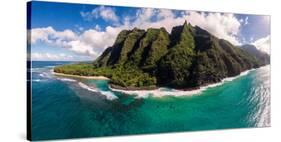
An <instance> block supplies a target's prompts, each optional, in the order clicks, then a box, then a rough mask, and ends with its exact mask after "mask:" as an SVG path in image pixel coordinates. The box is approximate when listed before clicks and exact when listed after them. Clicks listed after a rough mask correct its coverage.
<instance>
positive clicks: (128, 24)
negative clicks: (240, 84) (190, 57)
mask: <svg viewBox="0 0 281 142" xmlns="http://www.w3.org/2000/svg"><path fill="white" fill-rule="evenodd" d="M103 11H106V12H103ZM102 13H103V14H102ZM81 16H82V17H84V18H87V17H88V16H90V17H88V18H96V17H99V16H101V17H103V18H104V19H107V20H114V21H118V17H117V16H116V15H115V13H114V11H113V9H111V8H109V7H99V8H96V9H94V10H93V11H92V12H90V13H83V12H81ZM185 20H187V21H188V22H190V23H191V24H192V25H198V26H200V27H201V28H203V29H205V30H207V31H209V32H210V33H212V34H214V35H215V36H217V37H218V38H223V39H226V40H228V41H230V42H231V43H233V44H235V45H241V43H240V42H239V40H238V38H237V36H238V34H239V30H240V26H241V24H240V20H238V19H237V18H236V17H235V16H234V15H233V14H221V13H205V12H200V13H199V12H189V11H184V12H182V13H181V15H180V16H179V15H175V14H174V13H173V11H171V10H166V9H161V10H158V9H151V8H142V9H140V10H138V11H137V13H136V15H135V16H124V18H123V19H122V20H120V21H122V24H118V25H115V26H107V27H106V28H105V29H103V30H102V29H101V27H100V26H99V25H95V27H94V28H92V29H88V30H86V29H84V30H83V31H81V33H75V32H72V31H71V30H68V29H67V30H64V31H56V30H54V29H53V28H52V27H45V28H35V29H32V30H31V43H33V44H34V43H36V42H37V41H41V42H45V43H48V44H51V45H54V46H57V47H63V48H67V49H69V50H71V51H74V52H76V53H79V54H83V55H90V56H91V57H93V59H94V58H96V57H98V56H99V55H100V54H101V53H102V52H103V51H104V50H105V49H106V48H107V47H109V46H112V45H113V43H114V41H115V39H116V37H117V35H118V33H119V32H120V31H121V30H123V29H132V28H134V27H138V28H142V29H147V28H150V27H153V28H160V27H165V28H166V29H167V31H168V32H171V29H172V27H174V26H177V25H182V24H183V23H184V21H185Z"/></svg>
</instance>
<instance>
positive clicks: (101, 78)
mask: <svg viewBox="0 0 281 142" xmlns="http://www.w3.org/2000/svg"><path fill="white" fill-rule="evenodd" d="M52 73H53V74H54V75H57V76H65V77H75V78H83V79H96V80H110V79H109V78H107V77H105V76H81V75H72V74H64V73H57V72H54V71H52Z"/></svg>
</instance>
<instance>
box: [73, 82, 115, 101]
mask: <svg viewBox="0 0 281 142" xmlns="http://www.w3.org/2000/svg"><path fill="white" fill-rule="evenodd" d="M78 84H79V86H80V87H82V88H84V89H87V90H88V91H91V92H95V93H99V94H102V95H104V96H105V97H106V99H108V100H115V99H118V97H117V96H115V95H114V94H113V93H112V92H110V91H99V90H97V89H95V88H92V87H90V86H88V85H86V84H84V83H82V82H79V83H78Z"/></svg>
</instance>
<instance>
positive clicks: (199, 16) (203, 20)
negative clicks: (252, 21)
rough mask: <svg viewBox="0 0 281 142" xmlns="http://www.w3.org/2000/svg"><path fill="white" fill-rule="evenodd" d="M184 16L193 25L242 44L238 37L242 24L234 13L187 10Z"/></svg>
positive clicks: (236, 43) (234, 42)
mask: <svg viewBox="0 0 281 142" xmlns="http://www.w3.org/2000/svg"><path fill="white" fill-rule="evenodd" d="M184 17H185V18H186V19H187V21H188V22H190V23H191V24H192V25H197V26H199V27H201V28H203V29H205V30H207V31H209V32H210V33H212V34H213V35H215V36H217V37H218V38H222V39H225V40H228V41H230V42H231V43H232V44H234V45H241V43H240V42H239V39H238V38H237V36H238V34H239V31H240V26H241V24H240V22H239V20H238V19H237V18H236V17H235V16H234V15H233V14H223V13H208V14H207V13H204V12H201V13H198V12H186V14H185V15H184Z"/></svg>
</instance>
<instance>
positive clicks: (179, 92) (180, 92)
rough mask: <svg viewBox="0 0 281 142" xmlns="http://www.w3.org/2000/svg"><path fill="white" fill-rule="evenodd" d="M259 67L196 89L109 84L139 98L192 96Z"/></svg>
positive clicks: (113, 89) (116, 89)
mask: <svg viewBox="0 0 281 142" xmlns="http://www.w3.org/2000/svg"><path fill="white" fill-rule="evenodd" d="M266 66H267V65H265V66H261V67H259V68H262V67H266ZM259 68H252V69H249V70H245V71H243V72H241V73H240V74H239V75H237V76H233V77H227V78H224V79H222V80H221V81H220V82H217V83H211V84H207V85H204V86H198V87H194V89H193V88H189V89H186V90H185V89H173V88H167V87H158V88H156V89H150V90H122V89H118V88H114V87H112V86H111V85H110V84H109V89H110V90H112V91H115V92H119V93H124V94H128V95H136V96H137V98H147V97H149V96H154V97H163V96H192V95H198V94H199V93H201V92H203V91H205V90H207V89H208V88H213V87H217V86H220V85H223V84H224V83H225V82H230V81H232V80H235V79H237V78H239V77H242V76H244V75H247V74H248V73H249V72H251V71H254V70H256V69H259Z"/></svg>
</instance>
